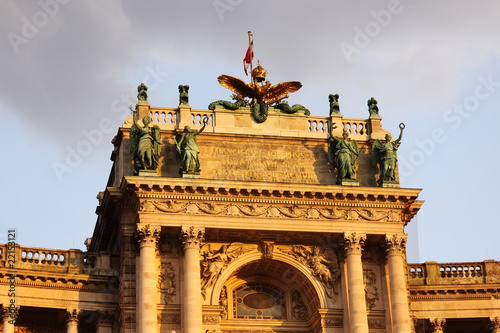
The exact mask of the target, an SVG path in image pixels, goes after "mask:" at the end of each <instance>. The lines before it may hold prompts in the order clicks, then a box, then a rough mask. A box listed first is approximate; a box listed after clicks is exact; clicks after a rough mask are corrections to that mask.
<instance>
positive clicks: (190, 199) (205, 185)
mask: <svg viewBox="0 0 500 333" xmlns="http://www.w3.org/2000/svg"><path fill="white" fill-rule="evenodd" d="M122 190H128V191H133V192H134V193H135V195H136V196H137V198H139V199H140V210H141V211H148V210H151V209H153V210H154V209H159V207H154V206H151V203H152V202H156V203H160V204H161V205H160V207H161V208H162V209H164V210H166V211H168V212H171V213H182V212H185V209H189V208H194V207H189V205H190V204H191V205H193V204H194V205H196V204H199V205H200V206H199V207H197V208H198V209H200V210H202V211H203V209H205V210H206V212H205V213H207V212H208V213H213V212H215V211H219V210H222V209H225V210H234V209H236V210H240V211H241V212H242V213H243V214H245V213H244V211H245V207H244V206H245V205H249V206H254V207H257V206H259V205H260V206H262V205H264V206H266V207H269V206H273V205H274V206H275V207H276V209H278V210H280V213H281V214H283V215H284V217H288V218H293V217H299V215H304V214H306V212H307V208H308V207H321V208H330V209H331V208H332V207H338V208H339V209H341V208H342V210H343V211H339V212H333V211H331V212H328V211H325V210H323V211H321V212H319V214H318V215H319V216H322V215H323V217H324V218H326V219H328V218H330V219H331V218H333V219H335V218H342V217H341V216H342V214H343V216H345V211H348V210H349V208H350V211H351V213H352V214H355V215H356V214H357V215H356V216H360V218H361V219H365V220H374V221H380V220H387V219H389V220H391V221H394V222H405V223H406V222H408V221H409V219H410V218H411V217H412V216H413V215H415V214H416V212H417V211H418V210H419V208H420V206H421V205H422V203H423V202H422V201H418V200H417V196H418V194H419V192H420V190H415V189H401V188H397V189H394V188H383V189H382V188H380V187H376V188H375V187H373V188H372V187H349V188H346V187H341V186H333V185H319V184H318V185H314V184H309V185H304V184H293V186H290V185H280V184H269V183H259V182H251V183H250V182H242V181H231V182H221V181H215V182H214V181H210V182H208V181H206V180H203V179H194V180H193V179H190V180H189V182H187V181H186V180H184V179H171V178H169V179H168V180H164V179H157V178H155V179H154V180H152V179H147V177H132V176H129V177H125V181H124V182H123V183H122ZM218 202H222V203H223V204H222V206H223V207H215V204H216V203H218ZM228 203H231V204H232V205H234V207H229V205H227V204H228ZM203 204H212V205H214V208H213V209H211V208H210V207H209V205H206V206H203ZM224 204H226V205H225V206H224ZM287 206H288V207H292V206H297V207H298V208H300V210H301V211H300V212H296V213H294V212H293V211H292V212H289V213H287V210H288V209H287V208H286V207H287ZM363 208H365V209H366V210H363ZM377 210H378V211H377ZM304 211H305V212H304ZM391 211H392V212H391ZM268 212H269V211H268V210H267V209H266V212H265V213H264V214H267V213H268ZM261 213H262V212H261ZM311 214H314V212H312V213H311ZM372 214H373V215H372ZM287 215H289V216H287Z"/></svg>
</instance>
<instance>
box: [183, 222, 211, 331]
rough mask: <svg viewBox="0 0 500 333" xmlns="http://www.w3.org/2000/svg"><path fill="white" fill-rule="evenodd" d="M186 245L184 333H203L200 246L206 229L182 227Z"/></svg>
mask: <svg viewBox="0 0 500 333" xmlns="http://www.w3.org/2000/svg"><path fill="white" fill-rule="evenodd" d="M181 234H182V244H183V245H184V288H183V291H184V299H183V301H182V303H183V308H182V316H181V317H182V323H183V330H182V331H183V332H184V333H202V326H203V319H202V307H201V303H202V298H201V284H200V244H201V242H202V241H203V235H204V234H205V228H203V227H201V228H195V227H184V226H183V227H182V231H181Z"/></svg>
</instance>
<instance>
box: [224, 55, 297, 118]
mask: <svg viewBox="0 0 500 333" xmlns="http://www.w3.org/2000/svg"><path fill="white" fill-rule="evenodd" d="M266 75H267V71H266V70H265V69H264V68H263V67H262V66H261V65H260V63H257V67H255V68H254V69H253V70H252V83H245V82H243V80H240V79H238V78H235V77H233V76H229V75H221V76H219V77H218V78H217V81H218V82H219V83H220V85H221V86H223V87H225V88H227V89H229V90H231V91H232V92H234V94H235V98H236V99H238V100H240V101H243V102H245V103H246V104H248V105H250V107H251V108H252V116H253V118H254V119H255V121H256V122H258V123H263V122H264V121H266V119H267V109H268V105H270V104H273V103H276V102H278V101H280V100H282V99H284V98H287V97H288V94H289V93H292V92H295V91H297V90H299V89H300V88H301V87H302V83H300V82H298V81H288V82H281V83H278V84H277V85H274V86H272V85H271V83H270V82H269V81H266V80H265V79H266Z"/></svg>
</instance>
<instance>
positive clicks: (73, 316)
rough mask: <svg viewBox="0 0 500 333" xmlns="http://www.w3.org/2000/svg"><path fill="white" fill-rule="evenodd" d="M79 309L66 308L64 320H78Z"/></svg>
mask: <svg viewBox="0 0 500 333" xmlns="http://www.w3.org/2000/svg"><path fill="white" fill-rule="evenodd" d="M79 314H80V311H78V310H77V309H72V310H71V309H67V310H66V316H65V317H66V322H78V316H79Z"/></svg>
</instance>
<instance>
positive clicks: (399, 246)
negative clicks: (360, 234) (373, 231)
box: [385, 234, 408, 256]
mask: <svg viewBox="0 0 500 333" xmlns="http://www.w3.org/2000/svg"><path fill="white" fill-rule="evenodd" d="M407 240H408V236H407V235H406V234H392V235H390V234H386V235H385V247H386V251H387V255H388V256H390V255H400V256H404V255H405V254H406V241H407Z"/></svg>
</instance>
